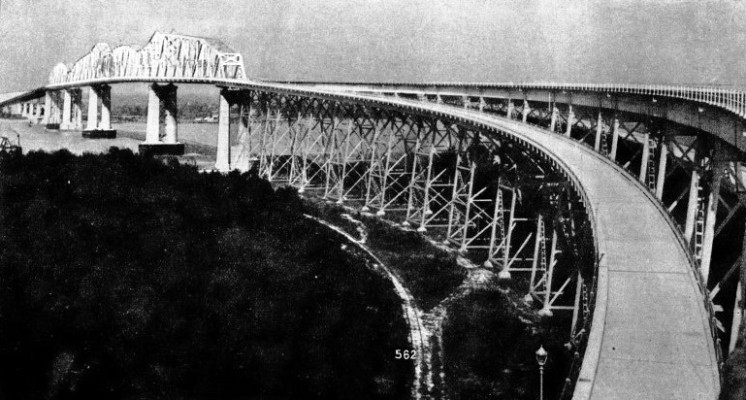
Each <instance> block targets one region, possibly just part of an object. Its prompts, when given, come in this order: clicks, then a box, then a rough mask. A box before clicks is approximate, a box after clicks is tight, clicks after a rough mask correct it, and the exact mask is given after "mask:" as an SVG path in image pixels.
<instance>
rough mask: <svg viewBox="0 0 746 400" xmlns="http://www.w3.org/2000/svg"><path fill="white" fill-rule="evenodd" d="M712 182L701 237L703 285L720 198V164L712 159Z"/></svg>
mask: <svg viewBox="0 0 746 400" xmlns="http://www.w3.org/2000/svg"><path fill="white" fill-rule="evenodd" d="M712 172H713V173H712V184H711V188H710V195H709V196H708V199H707V213H706V215H705V231H704V235H703V238H702V262H701V264H700V270H701V272H702V277H703V278H704V281H705V285H707V279H708V278H709V276H710V260H711V259H712V243H713V241H714V240H715V222H716V219H717V210H718V203H719V201H720V200H719V199H720V177H721V173H720V164H719V163H718V161H716V160H713V161H712Z"/></svg>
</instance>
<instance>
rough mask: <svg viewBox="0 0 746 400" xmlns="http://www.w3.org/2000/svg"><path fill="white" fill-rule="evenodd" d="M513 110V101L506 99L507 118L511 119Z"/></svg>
mask: <svg viewBox="0 0 746 400" xmlns="http://www.w3.org/2000/svg"><path fill="white" fill-rule="evenodd" d="M514 110H515V106H514V105H513V101H512V100H509V101H508V114H507V115H506V117H508V119H513V111H514Z"/></svg>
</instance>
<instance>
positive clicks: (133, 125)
mask: <svg viewBox="0 0 746 400" xmlns="http://www.w3.org/2000/svg"><path fill="white" fill-rule="evenodd" d="M112 126H113V128H114V129H116V130H117V131H119V132H120V135H127V136H129V137H132V138H134V139H139V140H145V126H146V124H145V122H119V123H117V122H114V123H112ZM234 132H235V129H234V130H233V131H232V133H234ZM231 136H232V139H233V140H234V141H235V140H236V135H235V133H234V134H233V135H231ZM178 137H179V142H182V143H186V144H193V145H197V146H195V147H197V148H198V149H199V151H200V152H207V153H213V154H214V152H215V147H216V146H217V140H218V124H215V123H204V124H195V123H190V122H186V123H184V122H179V127H178Z"/></svg>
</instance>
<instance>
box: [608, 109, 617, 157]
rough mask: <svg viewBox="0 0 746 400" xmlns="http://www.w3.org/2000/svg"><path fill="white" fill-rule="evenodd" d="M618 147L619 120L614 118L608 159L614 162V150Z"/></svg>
mask: <svg viewBox="0 0 746 400" xmlns="http://www.w3.org/2000/svg"><path fill="white" fill-rule="evenodd" d="M618 146H619V118H614V126H613V127H612V132H611V152H610V153H609V158H611V159H612V160H616V150H617V147H618Z"/></svg>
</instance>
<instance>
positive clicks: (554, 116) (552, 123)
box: [549, 106, 559, 132]
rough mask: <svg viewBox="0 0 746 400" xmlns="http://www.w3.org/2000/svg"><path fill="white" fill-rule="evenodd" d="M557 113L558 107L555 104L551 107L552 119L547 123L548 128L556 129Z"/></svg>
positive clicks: (553, 130)
mask: <svg viewBox="0 0 746 400" xmlns="http://www.w3.org/2000/svg"><path fill="white" fill-rule="evenodd" d="M558 115H559V109H558V108H557V107H556V106H555V107H552V119H551V121H550V123H549V130H550V131H552V132H555V130H556V129H557V116H558Z"/></svg>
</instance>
